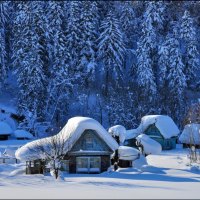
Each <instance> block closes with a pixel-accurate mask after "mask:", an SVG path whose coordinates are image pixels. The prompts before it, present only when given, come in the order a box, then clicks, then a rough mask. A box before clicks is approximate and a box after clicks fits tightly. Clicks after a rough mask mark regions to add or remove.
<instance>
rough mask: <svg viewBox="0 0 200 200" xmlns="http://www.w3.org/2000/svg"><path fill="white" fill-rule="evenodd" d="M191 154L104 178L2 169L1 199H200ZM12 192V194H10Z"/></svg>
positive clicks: (153, 158) (166, 155) (156, 158)
mask: <svg viewBox="0 0 200 200" xmlns="http://www.w3.org/2000/svg"><path fill="white" fill-rule="evenodd" d="M187 153H188V152H187V150H183V149H176V150H171V151H163V152H162V153H161V154H160V155H149V156H147V157H146V158H147V163H148V165H143V164H145V162H144V163H142V167H141V169H142V170H138V169H134V168H124V169H119V170H118V171H116V172H104V173H102V174H66V173H64V174H63V176H64V181H63V180H55V179H54V178H53V177H52V176H50V175H48V176H43V175H25V174H24V172H23V173H22V170H23V169H24V168H25V165H24V164H23V163H22V164H13V165H5V164H4V165H0V185H1V187H0V194H1V198H2V197H3V198H4V199H5V198H18V199H27V198H36V199H41V198H47V199H53V198H54V199H55V198H60V199H77V198H81V199H109V198H112V199H134V198H136V199H138V198H149V199H159V198H165V199H175V198H181V199H187V198H189V199H195V198H196V199H198V198H199V188H200V172H199V170H197V169H195V170H194V169H193V168H190V167H189V166H187V164H188V160H187ZM10 191H12V192H10Z"/></svg>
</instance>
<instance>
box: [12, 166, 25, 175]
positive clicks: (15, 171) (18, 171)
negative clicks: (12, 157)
mask: <svg viewBox="0 0 200 200" xmlns="http://www.w3.org/2000/svg"><path fill="white" fill-rule="evenodd" d="M22 174H25V167H24V169H16V170H14V171H12V172H10V174H9V175H10V176H16V175H22Z"/></svg>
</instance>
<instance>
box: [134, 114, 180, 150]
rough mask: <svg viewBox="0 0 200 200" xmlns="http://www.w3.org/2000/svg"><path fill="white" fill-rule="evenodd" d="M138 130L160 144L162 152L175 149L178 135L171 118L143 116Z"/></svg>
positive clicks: (165, 116)
mask: <svg viewBox="0 0 200 200" xmlns="http://www.w3.org/2000/svg"><path fill="white" fill-rule="evenodd" d="M138 130H139V132H141V133H144V134H146V135H148V136H149V137H150V138H152V139H154V140H156V141H157V142H158V143H160V144H161V146H162V149H163V150H168V149H174V148H176V141H177V137H178V134H179V133H180V131H179V129H178V127H177V125H176V124H175V123H174V121H173V120H172V118H171V117H169V116H167V115H147V116H144V117H143V118H142V120H141V124H140V126H139V127H138Z"/></svg>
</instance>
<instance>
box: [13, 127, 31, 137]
mask: <svg viewBox="0 0 200 200" xmlns="http://www.w3.org/2000/svg"><path fill="white" fill-rule="evenodd" d="M14 136H15V137H16V138H28V139H33V135H32V134H31V133H29V132H28V131H25V130H22V129H18V130H15V131H14Z"/></svg>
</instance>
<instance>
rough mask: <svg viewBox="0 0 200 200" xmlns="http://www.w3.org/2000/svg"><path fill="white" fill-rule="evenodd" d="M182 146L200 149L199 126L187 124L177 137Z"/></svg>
mask: <svg viewBox="0 0 200 200" xmlns="http://www.w3.org/2000/svg"><path fill="white" fill-rule="evenodd" d="M179 141H180V143H182V144H183V146H185V147H188V146H189V145H195V146H197V147H200V124H195V123H193V124H187V125H186V126H185V127H184V129H183V132H182V133H181V135H180V137H179Z"/></svg>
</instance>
